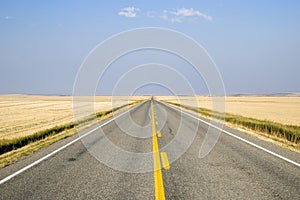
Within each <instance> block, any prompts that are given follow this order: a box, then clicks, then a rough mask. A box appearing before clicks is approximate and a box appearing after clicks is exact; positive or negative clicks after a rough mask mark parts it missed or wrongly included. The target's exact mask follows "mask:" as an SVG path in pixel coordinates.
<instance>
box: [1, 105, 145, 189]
mask: <svg viewBox="0 0 300 200" xmlns="http://www.w3.org/2000/svg"><path fill="white" fill-rule="evenodd" d="M143 103H144V102H142V103H140V104H138V105H136V106H134V107H133V108H131V109H129V110H127V111H125V112H123V113H121V114H120V115H118V116H116V117H113V118H111V119H110V120H108V121H106V122H105V123H103V124H101V125H99V126H98V127H96V128H94V129H92V130H90V131H88V132H87V133H85V134H83V135H81V136H80V137H78V138H76V139H75V140H73V141H71V142H69V143H67V144H65V145H64V146H62V147H60V148H58V149H56V150H54V151H52V152H51V153H49V154H47V155H46V156H44V157H42V158H40V159H38V160H36V161H34V162H33V163H31V164H29V165H27V166H26V167H23V168H22V169H20V170H18V171H16V172H14V173H13V174H11V175H9V176H7V177H5V178H4V179H2V180H0V185H1V184H3V183H5V182H6V181H8V180H10V179H12V178H13V177H15V176H17V175H19V174H21V173H23V172H24V171H26V170H28V169H30V168H32V167H33V166H35V165H37V164H39V163H40V162H43V161H44V160H46V159H47V158H49V157H51V156H53V155H55V154H56V153H58V152H60V151H61V150H63V149H65V148H67V147H68V146H70V145H72V144H74V143H75V142H77V141H78V140H81V139H82V138H84V137H86V136H88V135H89V134H91V133H92V132H94V131H96V130H97V129H99V128H101V127H103V126H105V125H106V124H108V123H110V122H112V121H113V120H115V119H117V118H119V117H121V116H123V115H125V114H126V113H128V112H130V111H132V110H133V109H135V108H137V107H139V106H140V105H142V104H143Z"/></svg>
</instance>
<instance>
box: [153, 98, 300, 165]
mask: <svg viewBox="0 0 300 200" xmlns="http://www.w3.org/2000/svg"><path fill="white" fill-rule="evenodd" d="M159 102H160V103H162V104H164V105H166V106H168V107H169V108H172V109H174V110H176V111H178V112H182V113H184V114H185V115H188V116H190V117H192V118H194V119H196V120H199V121H201V122H202V123H204V124H206V125H208V126H210V127H213V128H215V129H217V130H219V131H221V132H223V133H225V134H227V135H230V136H232V137H234V138H236V139H238V140H241V141H243V142H245V143H247V144H249V145H251V146H253V147H256V148H258V149H260V150H262V151H264V152H267V153H269V154H271V155H273V156H275V157H277V158H280V159H282V160H285V161H286V162H289V163H291V164H293V165H296V166H297V167H300V163H297V162H295V161H293V160H290V159H288V158H286V157H284V156H282V155H279V154H277V153H275V152H273V151H270V150H268V149H266V148H264V147H261V146H259V145H257V144H255V143H253V142H250V141H248V140H246V139H244V138H241V137H239V136H237V135H235V134H233V133H230V132H228V131H226V130H224V129H221V128H219V127H217V126H215V125H213V124H211V123H209V122H207V121H204V120H202V119H200V118H199V117H196V116H194V115H192V114H190V113H187V112H185V111H183V110H179V109H178V108H175V107H173V106H170V105H168V104H166V103H163V102H161V101H159Z"/></svg>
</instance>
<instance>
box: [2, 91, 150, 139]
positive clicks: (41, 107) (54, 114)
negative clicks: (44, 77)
mask: <svg viewBox="0 0 300 200" xmlns="http://www.w3.org/2000/svg"><path fill="white" fill-rule="evenodd" d="M145 98H146V97H114V101H113V102H114V103H113V105H112V97H110V96H97V97H95V103H94V109H95V112H101V111H107V110H110V109H112V108H113V107H117V106H121V105H124V104H128V103H132V102H133V101H136V100H140V99H145ZM72 108H73V104H72V97H71V96H38V95H0V139H14V138H19V137H23V136H28V135H32V134H34V133H36V132H39V131H43V130H45V129H49V128H53V127H55V126H60V125H64V124H67V123H70V122H72V121H74V120H73V109H72Z"/></svg>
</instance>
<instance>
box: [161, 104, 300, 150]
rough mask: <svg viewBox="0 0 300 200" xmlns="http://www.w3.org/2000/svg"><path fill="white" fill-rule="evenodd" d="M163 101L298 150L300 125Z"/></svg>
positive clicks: (299, 145) (299, 148) (299, 146)
mask: <svg viewBox="0 0 300 200" xmlns="http://www.w3.org/2000/svg"><path fill="white" fill-rule="evenodd" d="M165 103H168V104H171V105H174V106H177V107H181V108H184V109H187V110H190V111H194V112H196V113H199V114H200V115H201V116H203V117H206V118H210V119H217V120H218V119H224V121H225V122H226V125H229V126H231V127H234V128H239V129H244V130H246V133H249V132H250V131H251V134H253V132H254V133H255V134H256V135H259V136H260V137H263V138H265V139H268V140H270V139H271V140H272V141H274V142H275V143H277V144H280V145H281V146H284V147H288V148H289V149H291V150H294V151H297V152H300V126H293V125H284V124H280V123H277V122H272V121H267V120H259V119H254V118H249V117H244V116H240V115H234V114H228V113H226V115H224V114H222V113H218V112H214V111H212V110H209V109H206V108H195V107H190V106H186V105H180V104H177V103H173V102H167V101H165Z"/></svg>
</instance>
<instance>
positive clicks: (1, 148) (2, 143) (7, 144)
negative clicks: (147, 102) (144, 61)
mask: <svg viewBox="0 0 300 200" xmlns="http://www.w3.org/2000/svg"><path fill="white" fill-rule="evenodd" d="M139 102H140V101H136V102H133V103H130V104H125V105H122V106H119V107H116V108H113V109H111V110H108V111H103V112H98V113H96V118H100V117H102V116H106V115H108V114H110V113H113V112H115V111H117V110H120V109H122V108H124V107H126V106H131V105H133V104H135V103H139ZM94 119H95V117H94V116H91V117H88V118H86V119H84V120H82V121H80V122H77V123H75V122H71V123H67V124H64V125H60V126H55V127H53V128H49V129H46V130H43V131H39V132H37V133H34V134H32V135H28V136H24V137H20V138H15V139H8V140H0V155H1V154H3V153H6V152H9V151H12V150H14V149H18V148H21V147H24V146H26V145H28V144H30V143H32V142H36V141H38V140H42V139H45V138H46V137H48V136H52V135H55V134H58V133H60V132H62V131H65V130H69V129H72V128H74V127H75V126H78V125H80V124H83V123H86V122H89V121H92V120H94Z"/></svg>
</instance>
